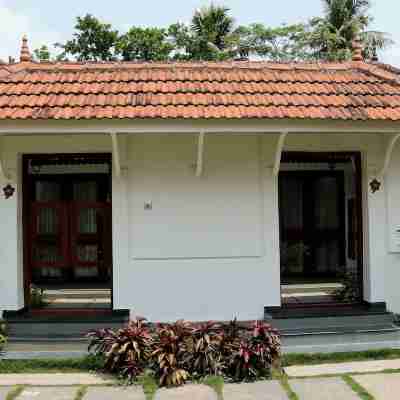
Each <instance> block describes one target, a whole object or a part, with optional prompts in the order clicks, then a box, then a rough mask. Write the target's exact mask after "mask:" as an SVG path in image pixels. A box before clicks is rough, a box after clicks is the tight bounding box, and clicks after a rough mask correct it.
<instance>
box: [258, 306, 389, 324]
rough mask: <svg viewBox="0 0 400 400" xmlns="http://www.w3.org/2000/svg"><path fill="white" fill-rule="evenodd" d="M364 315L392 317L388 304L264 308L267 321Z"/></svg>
mask: <svg viewBox="0 0 400 400" xmlns="http://www.w3.org/2000/svg"><path fill="white" fill-rule="evenodd" d="M364 315H392V313H391V312H389V311H388V310H387V307H386V303H374V304H373V305H370V304H367V303H363V304H358V305H343V306H342V305H339V306H325V305H324V306H321V307H318V306H315V307H264V318H265V319H267V320H271V319H272V320H274V319H289V318H324V317H356V316H364Z"/></svg>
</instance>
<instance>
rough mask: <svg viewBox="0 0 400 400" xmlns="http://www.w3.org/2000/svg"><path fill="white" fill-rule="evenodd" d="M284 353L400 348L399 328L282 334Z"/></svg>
mask: <svg viewBox="0 0 400 400" xmlns="http://www.w3.org/2000/svg"><path fill="white" fill-rule="evenodd" d="M282 348H283V352H284V353H335V352H348V351H366V350H374V349H386V348H400V329H399V328H396V327H393V328H392V329H380V328H379V327H377V329H376V330H375V331H374V330H370V331H353V332H339V331H336V332H332V333H317V332H309V333H303V334H302V335H290V334H284V335H283V336H282Z"/></svg>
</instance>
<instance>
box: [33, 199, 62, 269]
mask: <svg viewBox="0 0 400 400" xmlns="http://www.w3.org/2000/svg"><path fill="white" fill-rule="evenodd" d="M31 215H32V221H31V240H30V243H31V263H32V266H33V267H35V268H43V267H57V268H65V267H67V266H68V264H69V257H68V248H67V239H68V228H67V227H68V224H67V220H68V219H67V207H66V204H63V203H60V202H35V203H33V204H32V208H31Z"/></svg>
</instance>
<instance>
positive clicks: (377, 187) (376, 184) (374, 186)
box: [369, 178, 382, 193]
mask: <svg viewBox="0 0 400 400" xmlns="http://www.w3.org/2000/svg"><path fill="white" fill-rule="evenodd" d="M381 185H382V183H381V182H380V181H378V179H376V178H374V179H373V180H372V181H371V182H370V183H369V186H370V188H371V192H372V193H375V192H377V191H378V190H380V188H381Z"/></svg>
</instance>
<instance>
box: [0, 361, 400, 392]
mask: <svg viewBox="0 0 400 400" xmlns="http://www.w3.org/2000/svg"><path fill="white" fill-rule="evenodd" d="M389 369H400V360H387V361H367V362H357V363H343V364H324V365H317V366H308V367H303V366H302V367H300V366H298V367H290V368H287V372H288V374H289V380H288V385H289V388H290V390H291V391H292V392H293V393H295V394H296V395H297V398H298V399H299V400H339V399H340V400H360V399H361V397H360V396H359V395H358V394H357V393H356V392H355V391H354V387H355V386H357V385H358V387H359V388H362V389H363V390H364V391H366V392H367V393H369V394H370V395H371V396H372V397H371V398H373V399H374V400H399V399H400V372H399V373H397V372H396V373H395V372H391V373H389V372H387V371H386V372H378V371H384V370H389ZM371 372H373V373H371ZM328 374H329V375H336V376H332V377H321V375H328ZM317 375H319V376H317ZM343 375H346V376H347V377H350V379H351V380H352V381H353V384H352V385H350V384H349V383H348V379H346V380H345V379H344V378H343ZM299 377H302V378H299ZM10 395H11V396H10ZM8 398H12V399H13V400H30V399H32V400H33V399H34V400H78V399H79V400H146V396H145V394H144V392H143V389H142V387H141V386H130V387H121V386H118V385H117V384H116V382H115V381H113V380H112V379H111V378H109V377H107V376H101V375H94V374H83V373H82V374H0V400H7V399H8ZM154 400H289V395H288V393H287V388H285V386H284V385H283V384H282V382H280V381H278V380H272V381H261V382H256V383H244V384H225V385H224V387H223V393H222V397H218V395H217V393H216V392H215V391H214V389H212V388H211V387H208V386H205V385H196V384H188V385H185V386H183V387H180V388H174V389H160V390H158V391H157V392H156V394H155V396H154Z"/></svg>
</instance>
